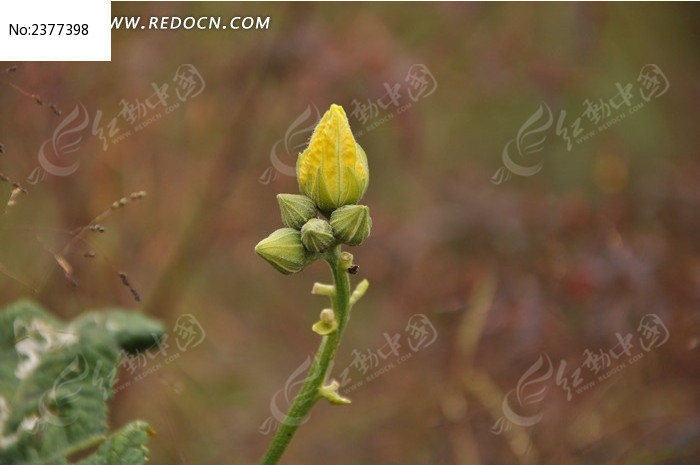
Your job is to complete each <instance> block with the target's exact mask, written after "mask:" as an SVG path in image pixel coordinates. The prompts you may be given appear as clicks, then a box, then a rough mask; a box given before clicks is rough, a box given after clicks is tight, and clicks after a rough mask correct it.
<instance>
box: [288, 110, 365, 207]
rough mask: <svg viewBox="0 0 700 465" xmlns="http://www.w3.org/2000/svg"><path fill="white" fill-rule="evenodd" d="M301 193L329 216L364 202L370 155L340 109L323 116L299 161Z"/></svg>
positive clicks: (298, 173)
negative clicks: (359, 141) (351, 205)
mask: <svg viewBox="0 0 700 465" xmlns="http://www.w3.org/2000/svg"><path fill="white" fill-rule="evenodd" d="M297 181H299V190H300V191H301V192H302V193H303V194H305V195H307V196H308V197H310V198H311V199H312V200H313V201H314V202H315V203H316V205H317V206H318V208H319V209H320V210H321V211H323V212H326V213H329V212H331V211H333V210H335V209H336V208H338V207H341V206H343V205H348V204H353V203H357V202H359V201H360V199H361V198H362V196H363V195H365V191H366V190H367V185H368V184H369V168H368V166H367V155H366V154H365V151H364V150H362V147H360V146H359V144H358V143H357V142H355V138H354V137H353V135H352V131H351V130H350V123H349V122H348V117H347V116H346V115H345V110H343V107H341V106H340V105H331V107H330V109H329V110H328V111H327V112H326V113H325V114H324V115H323V117H322V118H321V120H320V121H319V123H318V125H317V126H316V129H314V132H313V134H312V135H311V140H310V141H309V146H308V147H307V148H306V150H304V151H303V152H302V153H301V154H300V155H299V158H298V159H297Z"/></svg>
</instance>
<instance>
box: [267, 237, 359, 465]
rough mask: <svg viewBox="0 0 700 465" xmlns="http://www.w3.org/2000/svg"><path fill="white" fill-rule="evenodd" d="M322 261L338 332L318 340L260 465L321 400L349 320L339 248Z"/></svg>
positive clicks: (280, 449) (275, 457)
mask: <svg viewBox="0 0 700 465" xmlns="http://www.w3.org/2000/svg"><path fill="white" fill-rule="evenodd" d="M324 258H325V260H326V261H327V262H328V264H329V265H330V268H331V271H332V272H333V282H334V284H335V296H334V297H333V299H332V300H333V312H334V313H335V318H336V321H338V329H337V330H336V331H334V332H332V333H331V334H329V335H328V336H323V338H322V339H321V345H320V346H319V348H318V351H317V352H316V356H315V357H314V361H313V363H312V364H311V368H309V372H308V374H307V375H306V380H305V381H304V385H303V386H302V387H301V389H300V390H299V393H298V394H297V396H296V398H295V399H294V402H292V405H291V407H290V408H289V411H288V412H287V416H286V418H285V420H284V422H282V424H280V426H279V428H278V429H277V433H276V434H275V437H274V438H273V439H272V443H271V444H270V447H269V448H268V450H267V453H266V454H265V457H263V460H262V463H263V464H264V465H267V464H275V463H277V462H279V459H280V457H281V456H282V454H283V453H284V451H285V449H286V448H287V446H288V445H289V443H290V441H291V440H292V437H293V436H294V433H296V431H297V429H298V428H299V426H300V425H301V424H302V423H303V422H304V420H305V419H306V417H307V415H308V414H309V411H310V410H311V407H313V406H314V404H315V403H316V401H318V399H319V398H320V397H321V395H320V394H319V389H320V388H321V386H323V383H324V381H325V380H326V376H327V374H328V368H329V367H330V364H331V362H332V361H333V359H334V358H335V354H336V352H337V351H338V345H339V344H340V339H341V337H342V335H343V331H344V330H345V324H346V323H347V321H348V319H349V318H350V277H349V275H348V270H347V263H344V261H343V260H341V258H340V245H337V246H335V247H333V248H332V249H331V250H329V251H328V252H327V253H326V255H325V257H324Z"/></svg>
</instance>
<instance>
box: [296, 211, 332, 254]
mask: <svg viewBox="0 0 700 465" xmlns="http://www.w3.org/2000/svg"><path fill="white" fill-rule="evenodd" d="M301 243H302V244H304V247H306V250H308V251H309V252H315V253H318V252H324V251H325V250H326V249H327V248H328V247H329V246H330V245H331V244H332V243H333V229H332V228H331V225H330V224H328V222H327V221H325V220H320V219H318V218H311V219H310V220H309V221H307V222H306V224H304V226H302V227H301Z"/></svg>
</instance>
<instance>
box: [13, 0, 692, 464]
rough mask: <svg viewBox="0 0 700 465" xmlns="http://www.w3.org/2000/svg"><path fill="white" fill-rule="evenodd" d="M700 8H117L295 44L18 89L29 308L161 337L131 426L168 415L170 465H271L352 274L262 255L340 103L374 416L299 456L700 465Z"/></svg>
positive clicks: (298, 445) (363, 383) (209, 43)
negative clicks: (238, 21) (294, 398)
mask: <svg viewBox="0 0 700 465" xmlns="http://www.w3.org/2000/svg"><path fill="white" fill-rule="evenodd" d="M698 13H700V10H699V9H698V7H697V6H696V5H678V4H644V5H639V4H637V5H628V4H577V5H574V4H564V3H557V4H547V5H528V4H466V5H465V4H437V3H430V4H427V3H411V4H393V3H391V4H389V3H387V4H369V3H363V4H294V5H291V4H282V3H279V4H255V3H245V4H229V3H197V4H194V3H151V4H149V3H137V2H134V3H132V2H129V3H118V2H115V3H114V4H113V5H112V14H113V16H131V15H140V16H142V17H144V21H145V17H147V16H151V15H154V16H155V15H169V16H183V17H184V16H190V15H191V16H221V17H223V18H225V19H224V20H223V21H224V23H225V22H226V21H227V18H229V17H233V16H261V17H263V18H265V17H267V16H269V17H270V23H269V24H270V27H269V28H268V29H265V30H249V31H243V30H239V31H232V30H207V31H198V30H189V31H186V30H179V31H149V30H135V31H126V30H118V31H117V30H115V31H113V39H112V61H111V62H110V63H3V64H2V66H1V67H2V69H3V70H4V71H2V74H0V102H2V111H0V143H2V144H3V147H4V149H3V151H4V153H2V154H0V172H1V173H2V174H3V176H4V177H3V181H5V182H3V181H0V195H1V196H2V198H3V199H4V200H2V202H1V205H0V208H1V209H3V211H4V214H3V215H2V216H0V241H1V242H0V243H1V244H2V247H0V295H1V296H2V304H3V305H5V304H7V303H9V302H11V301H12V300H14V299H16V298H19V297H23V296H27V297H32V298H34V299H36V300H38V301H39V302H41V303H42V304H44V305H45V306H46V307H48V308H50V309H51V310H52V311H53V312H55V313H56V314H57V315H59V316H61V317H63V318H66V319H70V318H73V317H74V316H75V315H77V314H79V313H80V312H82V311H84V310H86V309H90V308H99V307H107V306H122V307H127V308H141V309H143V310H144V311H146V312H148V313H149V314H152V315H155V316H157V317H158V318H160V319H161V320H162V321H164V322H165V325H166V327H167V328H168V333H169V338H168V339H166V344H167V347H166V346H163V347H161V350H160V352H158V351H155V352H153V353H151V354H150V355H149V356H147V357H145V358H140V359H134V360H130V361H129V363H125V364H124V366H123V368H122V370H121V372H120V375H119V380H118V382H117V388H118V389H117V390H118V393H117V395H116V397H115V400H114V402H113V403H112V407H111V408H112V414H111V415H112V424H113V426H114V427H115V428H116V427H117V426H119V425H121V424H123V423H125V422H127V421H128V420H130V419H134V418H142V419H145V420H147V421H148V422H149V423H150V424H151V425H152V426H153V428H154V429H155V430H156V431H157V435H156V436H155V437H154V438H153V439H152V442H151V449H152V453H151V462H152V463H155V464H160V463H249V462H255V461H257V460H258V459H259V458H260V457H261V456H262V454H263V452H264V450H265V448H266V446H267V444H268V442H269V441H270V439H271V437H272V433H273V430H274V428H275V427H276V424H277V421H278V419H279V411H282V412H284V411H286V408H287V406H288V401H287V397H288V396H291V395H293V393H294V392H295V389H296V388H298V382H299V381H300V380H301V378H302V377H303V375H301V374H299V372H298V371H297V370H298V369H303V368H304V362H305V361H306V360H307V357H308V356H309V355H310V354H312V353H313V352H314V351H315V349H316V346H317V344H318V337H317V336H316V335H315V334H314V333H312V332H311V331H310V326H311V324H312V323H313V322H315V321H316V320H317V316H318V312H319V310H320V309H321V308H323V306H325V305H326V301H325V299H324V298H321V297H318V296H312V295H311V294H310V289H311V285H312V284H313V282H314V281H322V282H327V281H328V279H329V277H328V274H329V273H328V270H327V269H326V267H325V266H324V265H323V264H321V263H316V264H314V265H313V266H311V267H310V268H308V269H307V270H305V271H304V272H303V273H298V274H296V275H292V276H283V275H281V274H279V273H277V272H275V271H274V270H273V269H272V268H271V267H270V266H269V265H268V264H266V263H265V262H264V261H263V260H261V259H259V258H258V257H257V256H256V255H255V254H254V253H253V247H254V245H255V244H256V243H257V242H258V241H259V240H260V239H262V238H263V237H265V236H267V235H268V234H269V233H270V232H272V231H273V230H274V229H276V228H278V227H280V226H281V220H280V217H279V211H278V207H277V202H276V199H275V195H276V194H277V193H280V192H289V193H296V192H297V185H296V180H295V179H294V177H293V176H290V174H292V173H293V166H294V162H295V157H296V154H297V153H298V152H299V151H301V150H302V149H303V147H304V143H305V142H306V140H307V139H308V137H309V136H310V131H311V128H313V125H314V123H315V121H316V119H317V118H318V116H319V114H322V113H323V112H324V111H325V110H326V109H327V108H328V106H329V105H330V104H331V103H338V104H341V105H343V106H344V107H345V109H346V111H347V113H348V117H349V120H350V124H351V126H352V128H353V131H354V132H355V133H356V135H357V140H358V142H359V143H360V144H361V145H362V147H363V148H364V149H365V151H366V153H367V155H368V159H369V166H370V171H371V183H370V188H369V191H368V193H367V195H366V196H365V198H364V200H363V203H365V204H367V205H369V206H370V208H371V210H372V217H373V219H374V229H373V231H372V236H371V238H370V239H369V240H368V241H367V242H366V244H365V245H363V246H362V247H360V248H356V249H355V250H353V251H352V252H353V253H354V255H355V262H356V263H358V264H359V265H360V266H361V269H360V272H359V274H358V275H357V278H358V280H359V279H361V278H367V279H369V280H370V282H371V287H370V289H369V291H368V293H367V295H366V296H365V297H364V299H363V300H362V301H361V302H360V303H359V304H358V306H357V307H356V309H355V312H354V314H353V318H352V320H351V322H350V325H349V326H348V330H347V332H346V335H345V338H344V341H343V344H342V345H341V350H340V353H339V354H338V358H337V360H336V365H335V367H334V369H333V373H334V375H335V376H336V377H338V378H339V380H340V381H341V382H342V383H343V384H344V388H343V391H344V393H346V394H347V395H348V396H349V397H351V398H352V400H353V403H352V405H350V406H347V407H342V408H341V407H333V406H330V405H326V404H325V403H323V402H319V404H318V405H317V406H316V407H315V408H314V410H313V412H312V415H311V417H310V419H309V420H308V422H307V423H306V424H305V425H304V426H303V427H302V428H301V429H300V430H299V432H298V434H297V436H296V437H295V439H294V440H293V441H292V444H291V446H290V447H289V449H288V450H287V453H286V455H285V456H284V458H283V461H285V462H287V463H591V462H598V463H697V461H698V460H700V441H698V438H699V437H700V410H699V409H700V396H699V394H698V393H699V392H700V389H698V387H699V384H700V382H699V381H700V365H699V364H698V354H699V351H700V348H698V343H699V341H700V315H699V314H698V309H699V305H700V247H699V246H700V241H699V239H700V215H699V214H698V213H699V211H700V189H699V188H698V180H699V179H700V159H699V155H700V153H699V152H698V147H699V146H700V145H699V144H698V142H700V141H699V138H700V133H699V132H698V130H697V125H698V123H697V122H698V118H699V116H700V114H699V112H698V101H699V100H698V99H699V98H700V86H699V85H698V78H697V76H698V70H699V68H700V61H699V60H698V58H699V57H700V54H698V41H697V31H698V29H699V27H700V15H699V14H698ZM693 31H695V32H693ZM647 65H651V66H650V67H647ZM166 86H167V87H166ZM59 113H60V114H59ZM13 182H15V183H18V184H19V185H21V187H22V188H23V189H25V190H26V193H24V192H22V191H20V190H18V189H17V188H16V186H13V184H12V183H13ZM142 190H143V191H147V193H148V195H147V196H146V197H145V198H143V199H140V200H133V201H129V202H127V204H126V205H124V206H123V207H122V208H118V209H114V210H110V206H111V205H112V203H113V202H114V201H118V200H119V199H120V198H122V197H124V196H128V195H129V194H130V193H132V192H138V191H142ZM6 204H7V205H6ZM105 211H107V212H108V213H107V214H105V215H102V216H100V215H101V214H102V212H105ZM95 218H98V221H97V223H99V224H100V225H101V226H102V227H103V228H104V232H102V233H101V232H99V231H97V230H96V231H91V230H87V231H82V233H81V234H80V235H79V236H78V238H77V239H72V238H75V237H76V233H77V232H79V231H80V229H79V228H81V227H82V226H85V225H87V224H90V223H91V221H93V220H94V219H95ZM95 229H97V228H95ZM120 272H122V273H126V276H128V279H127V281H128V283H129V285H130V286H131V288H132V290H133V291H134V292H137V293H138V294H139V295H140V297H141V298H142V301H141V302H137V301H135V298H134V295H133V294H132V292H131V291H130V289H129V286H125V285H124V283H123V281H122V279H121V278H120V276H119V273H120ZM645 315H649V316H646V317H645ZM584 387H585V389H583V388H584Z"/></svg>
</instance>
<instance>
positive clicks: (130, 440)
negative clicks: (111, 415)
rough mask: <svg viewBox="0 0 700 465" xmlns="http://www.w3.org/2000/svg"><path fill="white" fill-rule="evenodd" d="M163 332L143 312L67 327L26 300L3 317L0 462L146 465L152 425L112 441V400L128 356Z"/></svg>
mask: <svg viewBox="0 0 700 465" xmlns="http://www.w3.org/2000/svg"><path fill="white" fill-rule="evenodd" d="M163 333H164V330H163V327H162V326H161V325H160V324H159V323H157V322H155V321H153V320H151V319H149V318H147V317H145V316H143V315H141V314H138V313H133V312H128V311H123V310H122V311H120V310H117V309H109V310H104V311H94V312H87V313H85V314H83V315H81V316H80V317H79V318H76V319H75V320H74V321H73V322H71V323H69V324H65V323H63V322H61V321H59V320H57V319H56V318H54V317H52V316H51V315H50V314H48V313H47V312H46V311H45V310H43V309H42V308H41V307H40V306H38V305H37V304H35V303H33V302H30V301H27V300H22V301H19V302H15V303H13V304H11V305H9V306H8V307H6V308H5V309H4V310H2V312H0V463H2V464H6V463H8V464H9V463H33V464H48V463H50V464H57V463H58V464H63V463H68V459H69V457H70V456H71V455H73V454H76V453H79V452H84V451H85V450H86V449H88V448H90V447H94V446H97V445H100V443H101V445H100V446H99V448H98V450H97V451H96V452H95V453H94V454H92V455H91V456H89V457H88V458H86V459H84V460H83V461H82V462H80V463H85V464H111V463H144V461H145V460H146V455H147V450H146V448H145V444H146V442H147V434H146V433H147V431H148V425H147V424H145V423H143V422H133V423H130V424H128V425H126V426H125V427H124V428H122V429H121V430H119V431H118V432H116V433H114V434H112V435H111V436H109V437H107V432H108V431H107V429H108V426H107V415H108V409H107V402H108V401H109V400H110V399H111V398H112V396H113V391H112V387H113V385H114V383H115V382H116V376H117V367H118V364H119V361H120V358H121V355H122V354H123V350H124V351H129V352H136V351H139V350H145V349H147V348H148V347H150V346H152V345H154V344H156V343H157V342H158V340H159V339H160V338H161V337H162V335H163Z"/></svg>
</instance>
